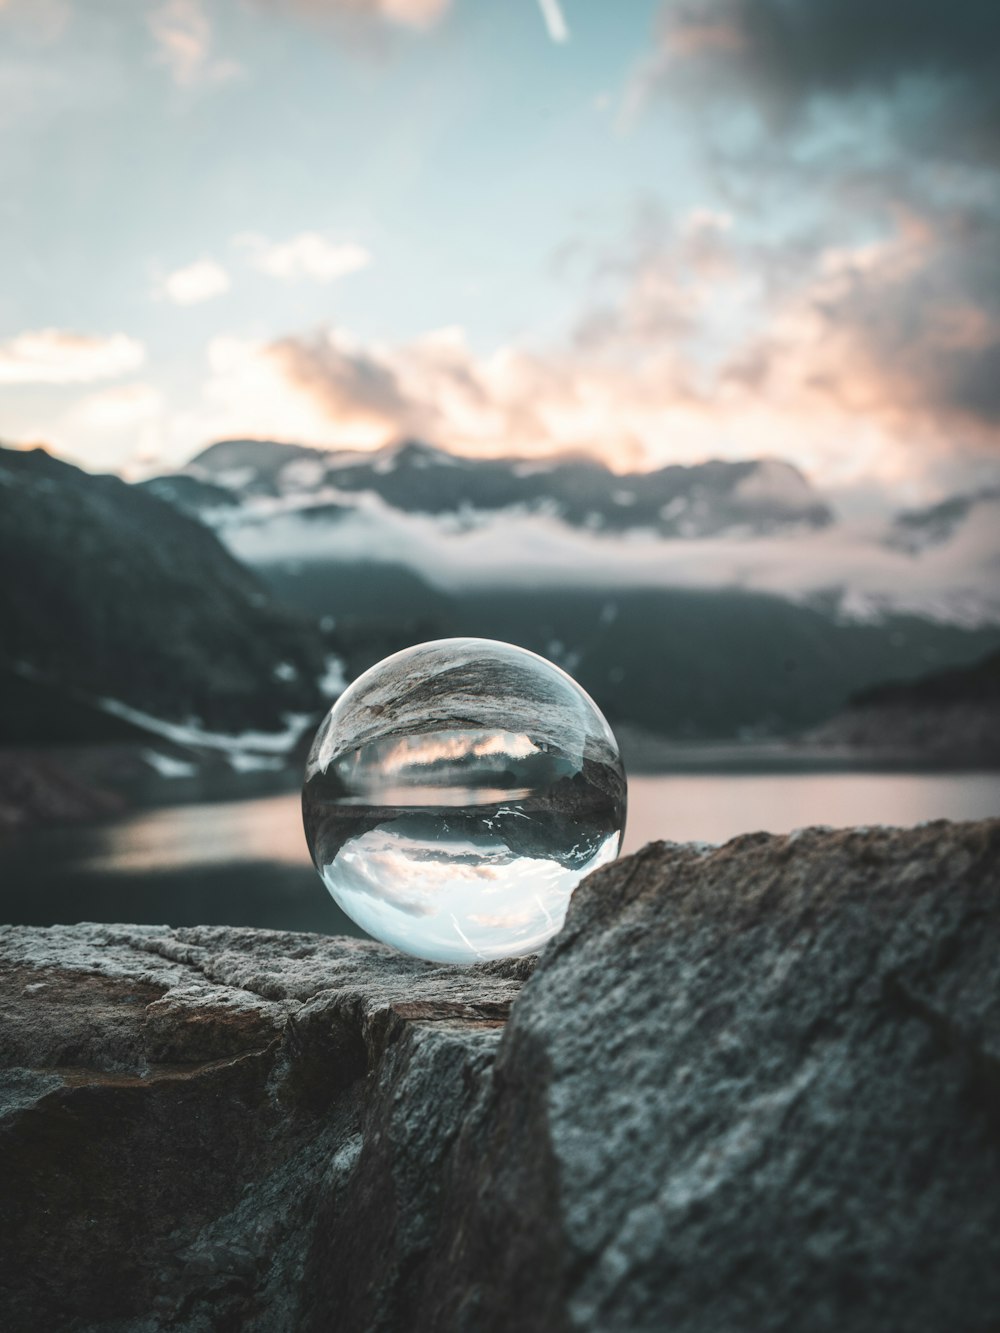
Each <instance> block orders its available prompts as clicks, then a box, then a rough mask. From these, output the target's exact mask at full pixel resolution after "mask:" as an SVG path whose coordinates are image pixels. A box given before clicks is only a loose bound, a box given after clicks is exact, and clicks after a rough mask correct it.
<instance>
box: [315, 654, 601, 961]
mask: <svg viewBox="0 0 1000 1333" xmlns="http://www.w3.org/2000/svg"><path fill="white" fill-rule="evenodd" d="M302 809H303V819H304V822H305V830H306V839H307V841H308V843H309V850H310V852H311V854H312V858H313V862H314V864H315V866H316V869H317V870H318V871H319V873H320V875H321V877H322V879H323V882H324V884H325V885H326V887H327V888H328V889H329V891H330V893H331V894H332V895H333V898H334V900H335V901H336V902H337V904H338V905H339V906H340V907H341V908H343V910H344V911H345V912H346V913H347V915H348V916H349V917H350V918H351V919H352V920H353V921H356V922H357V924H358V925H359V926H361V927H362V928H363V929H364V930H366V931H368V933H369V934H370V935H374V936H375V938H376V939H378V940H383V941H384V942H385V943H386V944H392V945H394V946H395V947H396V948H397V949H402V950H404V951H405V952H406V953H411V954H416V955H417V956H418V957H420V958H429V959H433V960H434V961H437V962H448V963H467V962H468V963H471V962H477V961H481V960H484V959H490V958H507V957H509V956H512V955H517V954H525V953H533V952H534V951H535V950H536V949H539V948H540V947H541V946H542V945H543V944H544V943H545V942H546V940H548V939H550V938H551V937H552V936H553V935H555V933H556V932H557V931H558V930H559V928H560V926H561V925H562V923H563V918H564V917H565V915H566V907H567V905H568V903H569V898H570V894H571V893H572V892H573V890H574V889H575V888H576V886H577V884H578V883H579V882H580V880H581V879H582V878H583V877H584V875H587V874H589V873H590V871H592V870H596V869H597V867H598V866H602V865H606V864H607V863H608V862H609V861H613V860H614V859H615V857H616V856H617V855H618V849H619V847H620V846H621V839H622V830H623V826H624V822H625V773H624V770H623V768H622V762H621V757H620V756H619V753H618V745H617V743H616V741H615V738H614V735H613V733H612V731H611V728H610V727H609V726H608V724H607V722H606V721H605V720H604V717H603V716H602V714H601V712H600V710H599V709H598V707H597V705H596V704H595V703H594V701H593V700H592V699H591V698H590V697H589V695H587V694H585V693H584V691H583V690H582V689H581V688H580V686H579V685H577V684H576V682H575V681H574V680H572V679H571V678H570V677H569V676H568V675H566V673H565V672H564V671H561V670H560V669H559V668H558V667H557V666H553V664H552V663H551V662H547V661H546V660H545V659H544V658H543V657H538V656H537V655H536V654H535V653H529V652H527V651H526V650H525V649H523V648H515V647H513V646H512V645H511V644H508V643H498V642H495V641H493V640H491V639H439V640H437V641H436V642H433V643H422V644H418V645H417V646H416V647H414V648H407V649H405V650H404V651H403V652H401V653H395V654H393V656H392V657H387V658H386V659H385V660H384V661H382V662H379V663H378V664H377V665H376V666H373V667H371V668H370V669H369V670H368V671H366V672H365V673H364V674H363V675H362V676H359V677H358V679H357V680H356V681H354V683H353V684H352V685H351V686H350V687H349V688H348V689H347V690H346V691H345V692H344V693H343V694H342V695H341V696H340V698H339V699H338V700H337V702H336V703H335V704H334V706H333V707H332V708H331V710H330V712H329V713H328V714H327V716H326V718H325V719H324V721H323V722H322V723H321V725H320V728H319V730H318V731H317V733H316V738H315V740H314V741H313V745H312V749H311V751H310V753H309V759H308V762H307V765H306V777H305V785H304V787H303V790H302Z"/></svg>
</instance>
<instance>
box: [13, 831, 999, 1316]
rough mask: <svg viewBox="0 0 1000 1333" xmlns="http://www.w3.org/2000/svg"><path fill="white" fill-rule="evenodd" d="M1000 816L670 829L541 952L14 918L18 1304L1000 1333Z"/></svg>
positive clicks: (579, 905)
mask: <svg viewBox="0 0 1000 1333" xmlns="http://www.w3.org/2000/svg"><path fill="white" fill-rule="evenodd" d="M998 960H1000V821H993V822H990V823H985V824H978V825H949V824H946V823H937V824H932V825H928V826H925V827H923V828H920V829H916V830H912V831H907V832H904V831H899V830H886V829H873V830H854V831H849V832H831V831H825V830H817V829H814V830H809V831H806V832H804V833H800V834H797V835H793V836H791V837H789V838H774V837H769V836H765V835H757V836H752V837H745V838H740V839H737V840H735V841H734V842H732V843H729V844H728V845H727V846H725V847H722V848H718V849H705V848H698V847H678V846H673V845H668V844H662V843H659V844H652V845H651V846H649V847H647V848H646V849H645V850H644V851H643V852H641V853H640V854H639V855H637V856H635V857H632V858H630V859H628V860H624V861H621V862H618V863H617V864H616V865H614V866H611V867H609V868H608V869H606V870H604V871H601V872H599V873H598V874H596V875H594V876H592V877H591V878H590V879H589V880H588V881H586V882H585V884H584V885H582V886H581V888H580V889H579V890H578V891H577V894H576V895H575V897H574V899H573V903H572V906H571V910H570V916H569V919H568V921H567V924H566V927H565V928H564V930H563V932H562V933H561V935H560V936H559V937H558V938H557V940H555V941H554V942H553V944H552V945H550V946H549V948H548V949H547V950H546V952H545V953H544V954H543V956H542V958H541V961H540V963H539V965H538V966H537V968H536V970H535V972H534V974H533V976H531V979H530V980H529V981H528V982H527V984H526V985H525V986H524V988H523V990H522V992H521V994H520V996H519V997H518V998H517V999H516V1002H515V1003H514V1004H513V1008H512V1010H511V1016H510V1019H509V1021H508V1022H507V1023H506V1026H504V1018H505V1015H506V1014H507V1012H508V1008H509V1006H510V1004H511V1001H512V1000H514V998H515V996H516V995H517V992H518V990H519V988H520V984H521V980H522V978H523V977H524V976H526V975H527V974H528V972H529V971H530V968H529V966H528V965H526V964H488V965H481V966H478V967H473V968H465V969H463V968H455V967H440V966H433V965H430V964H421V963H419V962H415V961H413V960H408V959H405V958H402V957H400V956H399V955H396V954H393V953H391V952H390V951H389V950H387V949H383V948H382V947H380V946H378V945H374V944H367V943H360V942H358V941H353V940H344V939H324V938H321V937H316V936H306V935H298V936H295V935H280V934H276V933H272V932H262V931H256V932H255V931H247V930H227V929H193V930H168V929H166V928H163V929H159V928H149V927H146V928H143V927H134V926H133V927H128V926H123V927H103V926H81V927H58V928H52V929H50V930H30V929H13V928H10V929H8V930H6V931H4V932H0V967H2V972H0V981H2V998H0V1005H2V1008H0V1062H2V1064H3V1065H4V1066H6V1069H5V1070H4V1071H3V1080H2V1088H3V1091H2V1094H0V1226H2V1228H3V1233H4V1234H3V1235H2V1236H0V1264H2V1265H3V1268H2V1272H0V1325H2V1326H3V1327H4V1329H5V1330H11V1331H19V1330H22V1329H24V1330H32V1331H33V1330H36V1329H63V1328H66V1329H73V1330H78V1331H79V1333H83V1331H85V1330H98V1329H100V1330H102V1333H125V1331H126V1330H128V1331H129V1333H131V1331H133V1330H135V1331H136V1333H142V1331H143V1330H159V1329H181V1330H192V1333H194V1331H198V1333H200V1331H201V1330H241V1329H249V1330H261V1331H269V1330H286V1329H287V1330H292V1329H294V1330H297V1331H298V1330H305V1331H306V1333H309V1331H310V1330H331V1329H335V1330H337V1333H351V1330H359V1331H360V1330H365V1331H367V1330H379V1331H382V1330H394V1331H395V1330H398V1331H399V1333H404V1331H405V1333H431V1330H434V1331H435V1333H439V1331H440V1330H452V1329H454V1330H457V1331H459V1333H466V1331H467V1333H493V1331H495V1333H500V1331H501V1330H502V1331H504V1333H505V1331H506V1330H512V1331H513V1330H517V1331H518V1333H520V1331H521V1330H526V1331H527V1333H535V1331H536V1330H537V1333H543V1331H544V1333H558V1331H559V1330H575V1329H585V1330H593V1331H594V1333H619V1331H620V1333H626V1331H627V1333H645V1331H646V1330H649V1333H653V1330H657V1331H659V1330H664V1329H670V1330H698V1331H699V1333H701V1331H704V1333H723V1331H725V1330H734V1331H735V1330H741V1331H742V1330H778V1329H781V1330H804V1329H808V1330H827V1329H829V1330H831V1333H833V1330H836V1331H837V1333H842V1331H843V1330H869V1329H870V1330H872V1333H875V1331H876V1330H878V1331H879V1333H882V1331H883V1330H886V1329H903V1328H905V1329H907V1330H908V1331H911V1333H912V1331H914V1330H916V1331H917V1333H919V1331H921V1330H927V1333H931V1330H933V1331H934V1333H938V1331H939V1330H942V1329H952V1328H954V1329H963V1330H984V1333H985V1331H986V1330H996V1329H997V1327H998V1319H1000V987H998V985H997V980H998V974H1000V961H998Z"/></svg>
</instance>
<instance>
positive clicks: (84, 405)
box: [69, 384, 163, 431]
mask: <svg viewBox="0 0 1000 1333" xmlns="http://www.w3.org/2000/svg"><path fill="white" fill-rule="evenodd" d="M162 411H163V395H162V394H161V393H160V392H159V390H158V389H155V388H154V387H153V386H152V385H151V384H122V385H120V386H118V387H117V388H114V389H102V390H100V391H99V392H97V393H91V394H87V395H86V397H84V398H81V399H80V401H79V402H78V403H75V404H74V405H73V407H72V408H71V410H70V414H69V415H70V417H71V418H72V424H73V425H75V426H79V427H80V428H82V429H84V430H93V431H119V430H131V429H134V428H136V427H140V426H144V425H146V424H147V423H148V422H150V421H152V420H155V419H156V418H157V417H158V416H159V415H160V413H161V412H162Z"/></svg>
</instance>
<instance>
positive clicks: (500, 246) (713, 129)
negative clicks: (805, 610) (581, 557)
mask: <svg viewBox="0 0 1000 1333" xmlns="http://www.w3.org/2000/svg"><path fill="white" fill-rule="evenodd" d="M887 3H888V8H889V10H892V9H893V8H894V6H896V5H897V4H898V3H900V0H887ZM755 8H756V9H757V10H759V11H760V12H759V13H757V14H755V12H754V11H755ZM932 8H933V7H932ZM856 9H857V6H856V4H855V0H847V3H845V4H842V5H841V6H840V7H839V8H838V7H836V6H834V5H833V0H796V4H795V5H792V4H791V0H738V2H737V0H698V2H697V3H687V2H686V3H685V4H683V5H682V4H680V3H674V2H673V0H667V2H666V3H661V0H629V2H628V3H622V4H610V3H606V2H603V0H562V5H561V9H560V7H559V6H558V5H557V6H554V7H553V6H552V5H551V3H550V5H549V22H548V23H547V22H546V18H545V14H544V13H543V7H542V6H541V5H540V4H539V3H538V2H537V0H504V3H491V2H488V0H451V3H449V0H294V2H293V3H285V4H278V3H277V2H276V0H275V2H273V3H272V2H271V0H151V2H150V3H136V2H135V0H131V2H130V0H88V3H86V4H83V3H82V0H0V106H2V107H3V108H4V110H2V111H0V166H2V185H3V189H2V192H0V198H2V202H0V241H2V245H3V253H4V255H5V258H6V263H5V275H4V282H3V284H2V291H0V438H3V439H5V440H8V441H12V442H19V443H28V442H32V441H35V440H44V441H46V442H47V443H48V444H49V445H50V446H51V447H52V448H53V449H54V450H55V451H57V452H59V453H61V454H63V455H64V456H66V457H69V458H71V459H73V460H74V461H77V462H81V463H83V464H84V465H86V466H89V467H93V468H97V469H106V468H112V469H118V470H122V471H124V472H125V473H126V474H128V475H135V474H138V473H141V472H143V471H149V470H156V469H163V468H167V467H172V466H176V465H177V464H178V463H180V462H182V461H184V459H186V458H187V457H189V456H190V455H191V454H193V453H194V452H196V451H197V449H198V448H200V447H202V446H203V445H204V444H207V443H208V442H210V440H211V439H213V438H218V437H219V436H220V435H227V434H234V433H239V434H243V433H246V434H258V435H269V436H277V437H279V438H288V439H304V440H307V441H309V442H312V443H318V444H329V445H331V446H333V445H343V444H350V445H355V446H362V447H370V446H375V445H377V444H379V443H381V442H383V441H385V440H387V439H391V438H394V437H396V436H398V435H400V434H404V433H418V434H422V435H425V436H428V437H430V438H433V439H434V440H435V441H436V442H437V443H439V444H442V445H444V446H446V447H451V448H455V449H458V450H462V451H467V452H483V453H492V454H496V453H506V452H513V453H519V454H544V453H548V452H552V451H558V450H563V449H584V450H588V451H591V452H595V453H598V454H600V455H602V456H604V457H606V458H608V459H609V460H610V461H611V462H612V463H613V464H614V465H615V466H620V467H626V466H651V465H653V464H655V463H659V462H664V461H682V462H683V461H695V460H697V459H699V458H701V457H705V456H710V455H719V456H724V457H741V456H751V455H757V454H760V453H762V452H763V453H773V454H781V455H784V456H788V457H791V458H792V459H793V461H796V462H798V463H799V464H800V465H801V466H803V467H804V468H806V469H807V470H808V471H809V472H810V473H811V474H813V475H814V476H815V477H816V478H817V479H818V480H820V481H821V482H823V483H824V484H827V485H830V486H834V487H836V486H840V487H851V486H865V485H869V484H871V485H876V484H877V485H891V486H893V487H896V488H897V489H901V490H902V491H904V492H907V493H908V494H913V495H916V494H918V493H919V494H924V493H926V494H933V493H936V492H941V491H943V490H946V489H948V488H950V487H953V486H955V485H957V484H959V483H963V484H965V483H968V484H979V482H980V481H981V479H982V478H984V477H988V476H989V475H990V474H991V471H992V469H993V465H994V459H995V457H996V452H995V450H996V444H997V424H998V421H1000V405H998V404H996V403H995V402H994V399H993V395H992V393H991V391H990V388H989V384H990V380H991V370H990V367H991V366H995V365H996V364H997V352H998V349H1000V313H998V308H997V301H998V297H1000V281H998V280H997V279H996V274H995V272H994V267H995V266H993V267H991V260H990V255H991V253H994V252H995V253H998V254H1000V245H997V241H998V236H1000V232H998V229H997V217H998V213H1000V204H998V200H1000V190H998V188H997V166H998V163H997V159H996V158H995V157H994V156H993V155H992V146H991V145H992V142H993V140H992V137H991V136H992V135H993V132H994V129H995V126H994V125H993V123H992V121H991V119H990V117H991V116H992V115H993V110H992V107H991V105H990V104H988V102H987V103H983V100H982V92H981V90H982V88H984V87H987V88H988V87H989V85H990V82H991V80H992V79H993V76H994V73H995V71H994V69H993V68H992V66H990V65H989V64H988V63H986V64H985V65H984V62H983V60H982V59H981V58H980V56H979V55H978V54H977V51H978V48H979V45H980V43H981V42H982V41H983V40H985V39H986V38H988V37H989V36H990V34H991V32H992V28H991V26H990V25H994V26H995V20H994V19H992V18H991V17H990V14H989V11H988V10H986V9H979V8H977V5H976V4H975V3H972V0H967V3H964V4H959V5H957V6H951V7H949V14H950V17H949V16H948V15H945V14H944V9H945V7H944V6H942V7H941V10H942V22H945V21H947V22H948V23H949V24H950V27H949V29H948V32H949V33H952V34H954V33H955V32H956V31H957V35H953V36H951V37H949V39H948V41H947V42H945V43H944V44H943V45H942V42H941V40H940V36H939V34H936V33H935V32H934V31H933V25H931V29H932V30H931V31H929V32H928V34H927V38H926V42H925V44H924V45H923V46H921V45H920V43H919V41H918V40H917V38H919V36H920V34H919V32H918V33H917V36H916V37H914V38H913V39H908V41H904V42H898V41H897V42H896V43H895V45H894V47H892V48H890V47H889V46H888V38H886V37H884V36H883V35H882V34H881V33H879V32H876V33H875V34H874V35H873V36H872V37H871V39H870V40H868V39H866V38H865V37H864V36H863V35H859V34H860V33H861V32H862V29H863V11H860V10H859V11H858V12H857V13H854V11H855V10H856ZM785 11H787V12H785ZM554 12H555V14H556V18H555V19H553V17H552V16H553V13H554ZM560 14H561V16H562V19H563V21H564V23H565V26H566V28H567V30H568V40H565V41H560V40H553V33H552V30H551V24H552V23H553V22H557V21H558V17H559V15H560ZM956 15H958V18H957V19H956ZM748 25H749V26H748ZM852 25H853V26H852ZM977 25H978V26H977ZM984 25H985V26H984ZM917 27H919V25H917ZM831 32H833V33H834V34H835V36H836V38H837V41H836V42H831ZM762 33H763V34H764V36H763V37H762V36H761V34H762ZM768 34H770V37H768V36H767V35H768ZM555 35H556V36H559V32H558V28H556V30H555ZM890 35H891V34H890ZM879 41H886V43H887V49H892V51H893V55H892V58H891V59H887V57H886V55H885V53H884V52H882V53H880V52H879V50H877V49H876V48H877V46H878V42H879ZM820 43H822V44H823V50H836V51H837V52H839V53H840V55H839V56H838V60H839V63H836V62H834V61H832V59H825V60H824V58H822V57H821V56H819V55H817V54H816V52H817V51H818V50H819V44H820ZM942 50H943V51H944V53H945V54H944V56H942V54H941V52H942ZM942 61H944V63H942ZM893 62H895V63H893ZM949 62H950V63H949ZM977 99H978V100H977ZM984 106H985V109H983V108H984ZM974 116H975V117H978V119H976V120H975V121H973V119H971V118H972V117H974ZM963 118H964V119H963ZM983 125H985V128H982V126H983ZM970 126H972V127H973V128H975V127H979V129H981V137H982V142H983V143H984V144H985V147H984V148H983V149H982V151H978V150H977V151H976V152H971V151H970V152H969V153H967V154H964V155H963V154H958V155H957V154H956V152H955V150H954V149H955V144H956V142H959V141H961V142H962V143H970V142H972V139H971V137H970ZM979 129H977V133H978V132H979ZM978 142H979V140H978V139H977V140H976V143H978ZM957 159H961V160H957ZM970 237H972V241H971V244H970V239H969V238H970Z"/></svg>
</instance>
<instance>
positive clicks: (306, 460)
mask: <svg viewBox="0 0 1000 1333" xmlns="http://www.w3.org/2000/svg"><path fill="white" fill-rule="evenodd" d="M147 485H149V486H150V487H151V488H152V489H153V490H154V492H155V493H157V494H161V495H163V496H164V497H165V498H169V499H171V500H173V501H175V502H178V503H181V504H182V505H184V506H186V507H190V508H194V509H198V510H201V511H204V510H205V509H215V508H220V507H224V506H228V505H230V504H231V503H232V499H233V498H234V497H238V498H239V499H240V500H243V501H248V500H261V499H265V500H266V499H271V500H282V501H284V502H285V506H286V507H287V508H294V507H297V506H301V507H304V508H305V507H311V506H315V505H323V504H324V503H326V504H330V503H333V504H336V501H337V499H338V498H339V499H342V500H346V501H347V503H348V504H350V501H351V499H352V498H355V497H359V496H361V495H364V494H367V495H374V496H378V497H379V498H380V499H381V500H382V501H384V502H385V504H386V505H387V506H389V507H390V508H392V509H395V510H399V511H401V512H403V513H407V514H430V515H435V516H437V517H445V516H454V517H457V518H462V517H463V516H467V517H469V518H470V519H471V516H472V515H476V514H496V513H498V512H500V511H504V510H518V511H520V512H522V513H533V514H541V515H545V516H547V517H550V518H556V519H559V520H561V521H562V522H563V523H565V524H568V525H569V526H571V527H574V528H583V529H586V530H588V531H592V532H612V533H625V532H630V531H633V530H638V529H642V530H646V531H652V532H655V533H657V534H658V535H659V536H661V537H671V536H676V537H695V536H698V537H706V536H712V535H714V534H717V533H720V532H730V531H733V530H738V531H746V532H753V533H760V534H762V533H769V532H775V531H778V530H781V529H784V528H788V527H790V526H799V525H805V526H807V527H812V528H821V527H825V526H826V525H827V524H829V523H830V522H832V520H833V514H832V512H831V510H830V508H829V506H828V505H827V504H825V503H824V501H823V500H822V499H821V498H820V497H819V496H818V495H817V494H816V493H815V491H813V490H812V488H811V487H810V485H809V483H808V482H807V481H806V479H805V477H804V476H803V475H802V473H801V472H799V471H798V469H797V468H795V467H793V466H792V465H791V464H790V463H784V462H781V461H779V460H777V459H763V460H759V461H750V462H740V463H724V462H717V461H713V462H707V463H701V464H697V465H694V466H691V467H680V466H672V467H664V468H660V469H658V470H657V471H654V472H644V473H630V474H624V475H620V474H616V473H614V472H611V471H610V469H608V468H607V467H606V466H604V464H602V463H600V462H597V461H595V460H593V459H586V458H572V457H564V458H559V457H555V458H551V459H546V460H531V461H529V460H525V459H512V458H498V459H494V458H467V457H463V456H460V455H457V454H452V453H448V452H446V451H445V450H442V449H436V448H434V447H433V446H431V445H428V444H424V443H421V442H419V441H414V440H406V441H403V442H401V443H399V444H394V445H388V446H386V447H385V448H382V449H379V450H376V451H375V452H373V453H371V452H369V453H360V452H354V451H333V452H324V451H322V450H318V449H310V448H306V447H304V446H300V445H289V444H278V443H275V442H272V441H266V440H223V441H220V442H219V443H217V444H213V445H210V446H209V448H207V449H205V450H204V451H203V452H202V453H200V454H198V455H197V457H196V458H194V459H192V461H191V463H190V464H189V465H188V467H187V468H186V469H185V471H184V473H182V474H181V475H180V476H178V477H166V478H157V479H155V480H153V481H151V482H149V483H147Z"/></svg>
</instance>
